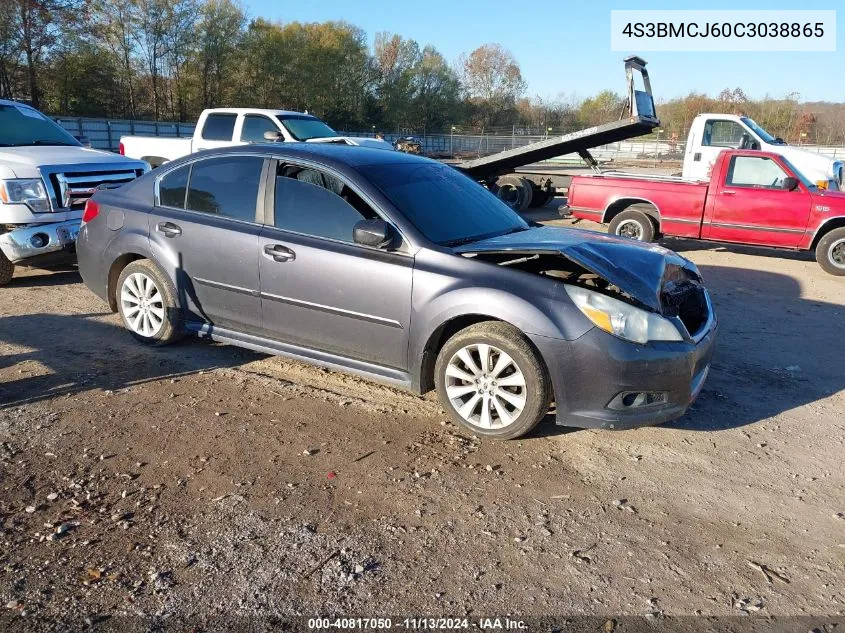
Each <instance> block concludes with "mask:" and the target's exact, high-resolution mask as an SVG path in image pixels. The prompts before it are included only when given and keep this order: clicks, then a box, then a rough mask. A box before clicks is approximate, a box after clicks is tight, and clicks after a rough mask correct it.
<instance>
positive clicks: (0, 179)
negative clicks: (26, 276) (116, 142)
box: [0, 99, 150, 286]
mask: <svg viewBox="0 0 845 633" xmlns="http://www.w3.org/2000/svg"><path fill="white" fill-rule="evenodd" d="M149 169H150V168H149V165H147V164H146V163H144V162H142V161H139V160H129V159H128V158H124V157H123V156H118V155H117V154H113V153H111V152H101V151H98V150H94V149H90V148H87V147H85V146H84V145H83V144H82V143H80V142H79V140H77V139H76V138H74V137H73V136H71V135H70V134H68V133H67V132H66V131H65V130H64V129H62V128H61V127H59V126H58V125H57V124H56V123H54V122H53V121H51V120H50V119H48V118H47V117H46V116H44V115H43V114H41V113H40V112H39V111H38V110H35V109H34V108H31V107H29V106H27V105H24V104H22V103H18V102H16V101H6V100H2V99H0V286H2V285H5V284H7V283H9V281H10V280H11V279H12V275H13V274H14V270H15V265H17V264H24V265H41V264H48V263H50V262H51V261H53V262H57V261H58V260H60V259H66V258H68V257H70V258H72V257H73V253H74V246H75V243H76V235H77V233H78V232H79V224H80V220H81V218H82V209H83V208H84V206H85V202H86V201H87V200H88V198H90V197H91V195H92V194H93V193H94V191H95V190H96V189H97V187H100V186H103V185H120V184H121V183H124V182H129V181H130V180H134V179H135V178H137V177H138V176H140V175H141V174H143V173H144V172H146V171H149Z"/></svg>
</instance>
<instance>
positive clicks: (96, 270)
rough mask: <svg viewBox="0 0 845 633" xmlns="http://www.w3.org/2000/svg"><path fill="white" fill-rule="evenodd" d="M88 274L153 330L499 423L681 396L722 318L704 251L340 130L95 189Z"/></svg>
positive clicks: (513, 426) (597, 417) (657, 416)
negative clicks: (663, 243)
mask: <svg viewBox="0 0 845 633" xmlns="http://www.w3.org/2000/svg"><path fill="white" fill-rule="evenodd" d="M77 251H78V255H79V269H80V272H81V273H82V277H83V279H84V280H85V283H86V284H87V285H88V287H89V288H90V289H91V290H93V291H94V292H95V293H96V294H97V295H99V296H100V297H101V298H102V299H103V300H105V301H107V302H108V304H109V305H110V306H111V308H112V310H114V311H117V312H119V313H120V315H121V317H122V319H123V323H124V325H125V326H126V328H127V329H128V330H129V332H130V333H131V334H132V335H133V336H134V337H135V338H136V339H138V340H139V341H141V342H142V343H146V344H150V345H160V344H164V343H171V342H174V341H176V340H178V339H179V338H180V337H182V336H183V335H185V334H186V333H193V334H197V335H199V336H201V337H205V338H209V339H213V340H216V341H223V342H226V343H231V344H234V345H240V346H243V347H248V348H250V349H254V350H260V351H262V352H266V353H270V354H280V355H284V356H288V357H291V358H296V359H300V360H304V361H308V362H312V363H316V364H319V365H323V366H327V367H331V368H334V369H340V370H344V371H348V372H352V373H355V374H358V375H361V376H364V377H366V378H370V379H374V380H379V381H383V382H387V383H390V384H393V385H398V386H402V387H404V388H407V389H410V390H413V391H415V392H417V393H425V392H426V391H429V390H431V389H436V390H437V393H438V395H439V397H440V401H441V403H442V405H443V407H444V408H445V409H446V410H447V411H448V412H449V414H450V415H451V417H452V418H453V419H454V420H455V421H456V422H457V423H459V424H461V425H463V426H464V427H465V428H467V429H468V430H470V431H471V432H472V433H475V434H477V435H480V436H490V437H497V438H515V437H519V436H521V435H524V434H525V433H527V432H529V431H530V430H531V429H532V428H534V426H535V425H536V424H537V423H538V422H539V421H540V420H541V419H543V417H544V416H545V415H546V414H548V413H549V411H550V409H551V408H552V406H553V411H554V415H555V416H556V421H557V423H558V424H561V425H568V426H578V427H593V428H596V427H599V428H612V429H620V428H630V427H634V426H639V425H644V424H656V423H660V422H665V421H668V420H671V419H674V418H677V417H679V416H681V415H682V414H683V413H684V412H685V411H686V410H687V408H688V407H689V406H690V404H691V403H692V401H693V400H694V399H695V397H696V396H697V395H698V393H699V391H700V390H701V387H702V384H703V383H704V380H705V377H706V375H707V371H708V367H709V365H710V359H711V355H712V349H713V342H714V338H715V333H716V318H715V315H714V313H713V307H712V305H711V302H710V298H709V296H708V294H707V291H706V290H705V288H704V286H703V285H702V283H701V277H700V276H699V273H698V271H697V269H696V267H695V265H694V264H692V263H691V262H690V261H688V260H686V259H684V258H683V257H681V256H679V255H677V254H676V253H674V252H672V251H669V250H666V249H664V248H661V247H659V246H654V245H647V244H641V243H639V242H635V241H632V240H627V239H624V238H616V237H610V236H606V235H600V234H597V233H592V232H588V231H581V230H575V229H565V228H551V227H543V226H539V225H534V224H530V223H527V222H526V221H525V220H523V219H522V218H521V217H520V216H519V215H517V214H516V213H514V212H513V211H511V210H510V209H509V208H508V207H507V206H505V205H504V204H503V203H502V202H501V201H500V200H499V199H498V198H496V196H495V195H493V194H491V193H490V192H489V191H488V190H487V189H485V188H484V187H482V186H481V185H479V184H478V183H476V182H474V181H472V180H471V179H469V178H468V177H466V176H465V175H463V174H462V173H461V172H460V171H458V170H456V169H455V168H453V167H450V166H447V165H444V164H441V163H438V162H435V161H432V160H429V159H426V158H421V157H418V156H413V155H407V154H401V153H398V152H383V151H376V150H371V149H365V148H356V147H341V146H332V145H307V144H296V145H295V144H290V145H287V144H285V145H280V144H275V145H254V146H247V147H238V148H227V149H224V150H214V151H209V152H201V153H199V154H194V155H191V156H189V157H186V158H184V159H181V160H178V161H175V162H171V163H168V164H166V165H165V166H163V167H161V168H160V169H157V170H156V171H154V172H151V173H149V174H146V175H145V176H142V177H141V178H138V179H137V180H135V181H134V182H132V183H129V184H127V185H124V186H122V187H120V188H119V189H115V190H105V191H99V192H97V193H96V194H95V195H94V196H93V198H92V199H91V201H90V202H89V203H88V206H87V207H86V210H85V215H84V218H83V226H82V229H81V232H80V235H79V239H78V243H77Z"/></svg>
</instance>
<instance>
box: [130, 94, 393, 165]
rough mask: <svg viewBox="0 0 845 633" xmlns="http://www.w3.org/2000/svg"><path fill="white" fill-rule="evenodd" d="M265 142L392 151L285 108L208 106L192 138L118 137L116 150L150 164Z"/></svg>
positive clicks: (388, 146) (385, 144)
mask: <svg viewBox="0 0 845 633" xmlns="http://www.w3.org/2000/svg"><path fill="white" fill-rule="evenodd" d="M268 141H284V142H308V143H344V144H346V145H362V146H365V147H374V148H377V149H386V150H393V146H392V145H391V144H390V143H388V142H387V141H383V140H379V139H374V138H358V137H354V136H338V134H337V132H335V131H334V130H333V129H331V128H330V127H329V126H328V125H326V124H325V122H323V121H321V120H320V119H318V118H317V117H315V116H312V115H310V114H304V113H302V112H290V111H288V110H262V109H256V108H212V109H210V110H203V112H202V114H200V118H199V120H198V121H197V126H196V128H195V129H194V136H193V138H162V137H160V136H122V137H121V138H120V153H121V154H123V155H124V156H128V157H130V158H139V159H141V160H144V161H146V162H148V163H149V164H150V165H152V166H153V167H158V166H160V165H163V164H164V163H166V162H168V161H171V160H175V159H177V158H181V157H182V156H187V155H188V154H192V153H194V152H199V151H201V150H204V149H213V148H216V147H229V146H232V145H246V144H247V143H267V142H268Z"/></svg>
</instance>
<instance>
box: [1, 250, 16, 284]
mask: <svg viewBox="0 0 845 633" xmlns="http://www.w3.org/2000/svg"><path fill="white" fill-rule="evenodd" d="M14 274H15V265H14V264H13V263H12V262H10V261H9V258H8V257H6V254H5V253H4V252H3V251H0V286H5V285H6V284H7V283H9V282H10V281H12V276H13V275H14Z"/></svg>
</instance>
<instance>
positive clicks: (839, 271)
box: [816, 227, 845, 277]
mask: <svg viewBox="0 0 845 633" xmlns="http://www.w3.org/2000/svg"><path fill="white" fill-rule="evenodd" d="M816 261H817V262H818V263H819V266H821V267H822V268H823V269H824V271H825V272H826V273H830V274H831V275H838V276H840V277H841V276H845V227H843V228H841V229H833V230H832V231H831V232H830V233H828V234H827V235H825V236H824V237H823V238H822V239H820V240H819V243H818V245H817V246H816Z"/></svg>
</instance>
